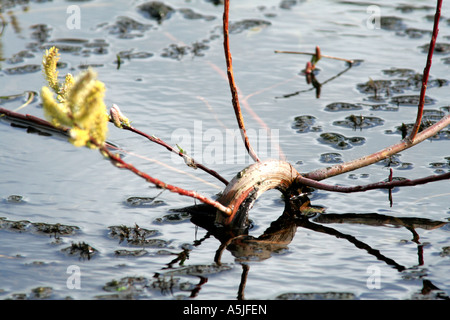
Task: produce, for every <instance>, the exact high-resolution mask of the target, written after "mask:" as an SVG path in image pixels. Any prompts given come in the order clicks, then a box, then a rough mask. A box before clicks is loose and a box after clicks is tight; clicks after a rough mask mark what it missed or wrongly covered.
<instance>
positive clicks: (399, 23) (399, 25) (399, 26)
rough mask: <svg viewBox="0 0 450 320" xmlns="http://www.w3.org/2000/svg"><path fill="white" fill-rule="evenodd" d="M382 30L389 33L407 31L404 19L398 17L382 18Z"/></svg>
mask: <svg viewBox="0 0 450 320" xmlns="http://www.w3.org/2000/svg"><path fill="white" fill-rule="evenodd" d="M380 28H381V29H383V30H389V31H401V30H404V29H406V24H405V23H404V22H403V19H402V18H399V17H396V16H383V15H382V16H381V17H380Z"/></svg>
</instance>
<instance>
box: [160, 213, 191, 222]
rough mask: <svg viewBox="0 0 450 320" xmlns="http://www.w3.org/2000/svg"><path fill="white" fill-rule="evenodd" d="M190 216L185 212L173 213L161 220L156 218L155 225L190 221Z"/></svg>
mask: <svg viewBox="0 0 450 320" xmlns="http://www.w3.org/2000/svg"><path fill="white" fill-rule="evenodd" d="M190 219H191V215H190V214H189V213H187V212H174V213H170V214H166V215H164V216H163V217H161V218H156V219H155V222H156V223H178V222H184V221H190Z"/></svg>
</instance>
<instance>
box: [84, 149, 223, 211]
mask: <svg viewBox="0 0 450 320" xmlns="http://www.w3.org/2000/svg"><path fill="white" fill-rule="evenodd" d="M91 142H92V143H94V144H95V141H91ZM97 146H98V147H99V149H100V151H101V152H102V153H103V154H104V155H106V156H107V157H108V158H109V159H110V161H111V162H112V163H113V164H115V165H116V166H117V167H119V168H124V169H127V170H130V171H131V172H133V173H134V174H136V175H138V176H139V177H141V178H143V179H145V180H146V181H148V182H150V183H152V184H154V185H155V186H157V187H159V188H162V189H167V190H169V191H170V192H174V193H178V194H180V195H183V196H187V197H191V198H195V199H198V200H200V201H201V202H203V203H206V204H209V205H211V206H213V207H214V208H216V209H218V210H220V211H222V212H224V213H225V214H228V215H229V214H231V209H230V208H227V207H225V206H224V205H222V204H221V203H219V202H217V201H214V200H211V199H209V198H207V197H205V196H203V195H201V194H199V193H197V192H195V191H191V190H185V189H182V188H179V187H176V186H173V185H170V184H167V183H165V182H163V181H161V180H159V179H156V178H153V177H151V176H149V175H148V174H146V173H145V172H142V171H140V170H138V169H137V168H136V167H134V166H133V165H131V164H129V163H127V162H125V161H123V160H122V159H121V158H120V157H119V156H118V155H115V154H114V153H112V152H111V151H109V150H108V148H107V147H106V146H104V145H103V146H102V145H97Z"/></svg>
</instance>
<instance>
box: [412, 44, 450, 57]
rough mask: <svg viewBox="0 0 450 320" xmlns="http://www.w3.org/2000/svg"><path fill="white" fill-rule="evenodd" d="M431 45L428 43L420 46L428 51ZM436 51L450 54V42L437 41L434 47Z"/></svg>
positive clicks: (424, 50) (425, 51) (423, 50)
mask: <svg viewBox="0 0 450 320" xmlns="http://www.w3.org/2000/svg"><path fill="white" fill-rule="evenodd" d="M429 47H430V44H429V43H427V44H424V45H422V46H420V47H419V48H420V49H422V52H424V53H427V52H428V48H429ZM434 52H435V53H436V54H449V53H450V43H442V42H437V43H436V46H435V47H434Z"/></svg>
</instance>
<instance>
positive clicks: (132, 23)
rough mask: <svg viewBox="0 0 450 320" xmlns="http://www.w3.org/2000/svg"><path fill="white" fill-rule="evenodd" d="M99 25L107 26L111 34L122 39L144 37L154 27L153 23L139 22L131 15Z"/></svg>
mask: <svg viewBox="0 0 450 320" xmlns="http://www.w3.org/2000/svg"><path fill="white" fill-rule="evenodd" d="M97 27H100V28H102V27H105V29H106V30H108V32H109V34H112V35H116V36H117V37H118V38H120V39H134V38H138V37H143V36H144V33H145V32H146V31H148V30H151V29H152V25H151V24H145V23H141V22H138V21H136V20H134V19H132V18H129V17H124V16H121V17H118V18H116V21H115V22H114V23H113V24H108V23H103V24H100V25H98V26H97Z"/></svg>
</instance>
